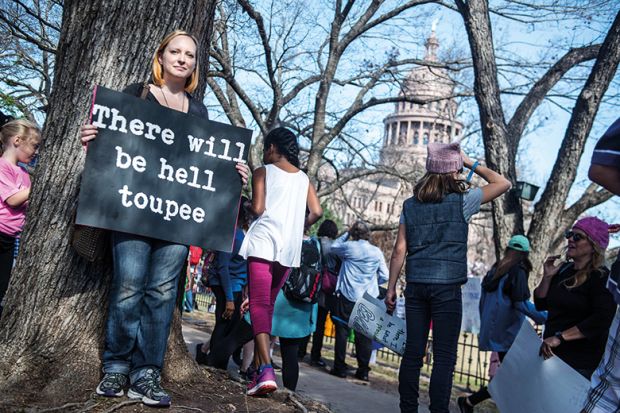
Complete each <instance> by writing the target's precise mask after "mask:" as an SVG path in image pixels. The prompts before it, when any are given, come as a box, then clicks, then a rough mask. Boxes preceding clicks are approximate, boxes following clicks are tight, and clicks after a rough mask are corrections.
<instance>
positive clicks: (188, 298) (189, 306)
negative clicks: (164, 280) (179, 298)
mask: <svg viewBox="0 0 620 413" xmlns="http://www.w3.org/2000/svg"><path fill="white" fill-rule="evenodd" d="M183 310H184V311H186V312H188V313H191V312H192V311H194V295H193V294H192V290H189V291H185V299H184V300H183Z"/></svg>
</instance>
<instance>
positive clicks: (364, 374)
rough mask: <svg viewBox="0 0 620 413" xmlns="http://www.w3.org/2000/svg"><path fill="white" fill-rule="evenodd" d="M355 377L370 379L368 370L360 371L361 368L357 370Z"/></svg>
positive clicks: (363, 379)
mask: <svg viewBox="0 0 620 413" xmlns="http://www.w3.org/2000/svg"><path fill="white" fill-rule="evenodd" d="M355 378H356V379H358V380H361V381H369V380H368V372H367V371H360V370H358V371H356V372H355Z"/></svg>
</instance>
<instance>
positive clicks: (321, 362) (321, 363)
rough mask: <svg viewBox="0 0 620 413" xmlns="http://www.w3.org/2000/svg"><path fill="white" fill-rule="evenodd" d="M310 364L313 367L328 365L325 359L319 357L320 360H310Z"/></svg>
mask: <svg viewBox="0 0 620 413" xmlns="http://www.w3.org/2000/svg"><path fill="white" fill-rule="evenodd" d="M310 365H311V366H312V367H325V366H327V363H325V360H323V359H318V360H310Z"/></svg>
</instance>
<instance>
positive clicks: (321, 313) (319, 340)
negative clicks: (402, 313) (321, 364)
mask: <svg viewBox="0 0 620 413" xmlns="http://www.w3.org/2000/svg"><path fill="white" fill-rule="evenodd" d="M335 301H336V296H334V295H329V296H327V295H326V296H325V306H324V307H323V306H320V305H319V310H318V313H317V319H316V330H314V334H313V335H312V350H311V351H310V359H311V360H312V361H319V360H320V359H321V350H322V349H323V336H324V335H325V321H327V314H329V312H330V311H331V309H332V308H334V306H335ZM371 351H372V350H371Z"/></svg>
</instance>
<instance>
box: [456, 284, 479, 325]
mask: <svg viewBox="0 0 620 413" xmlns="http://www.w3.org/2000/svg"><path fill="white" fill-rule="evenodd" d="M481 294H482V285H481V283H480V277H467V282H466V283H465V284H464V285H463V320H462V322H461V331H464V332H467V333H473V334H478V333H479V332H480V311H479V309H478V307H479V304H480V295H481Z"/></svg>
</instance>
